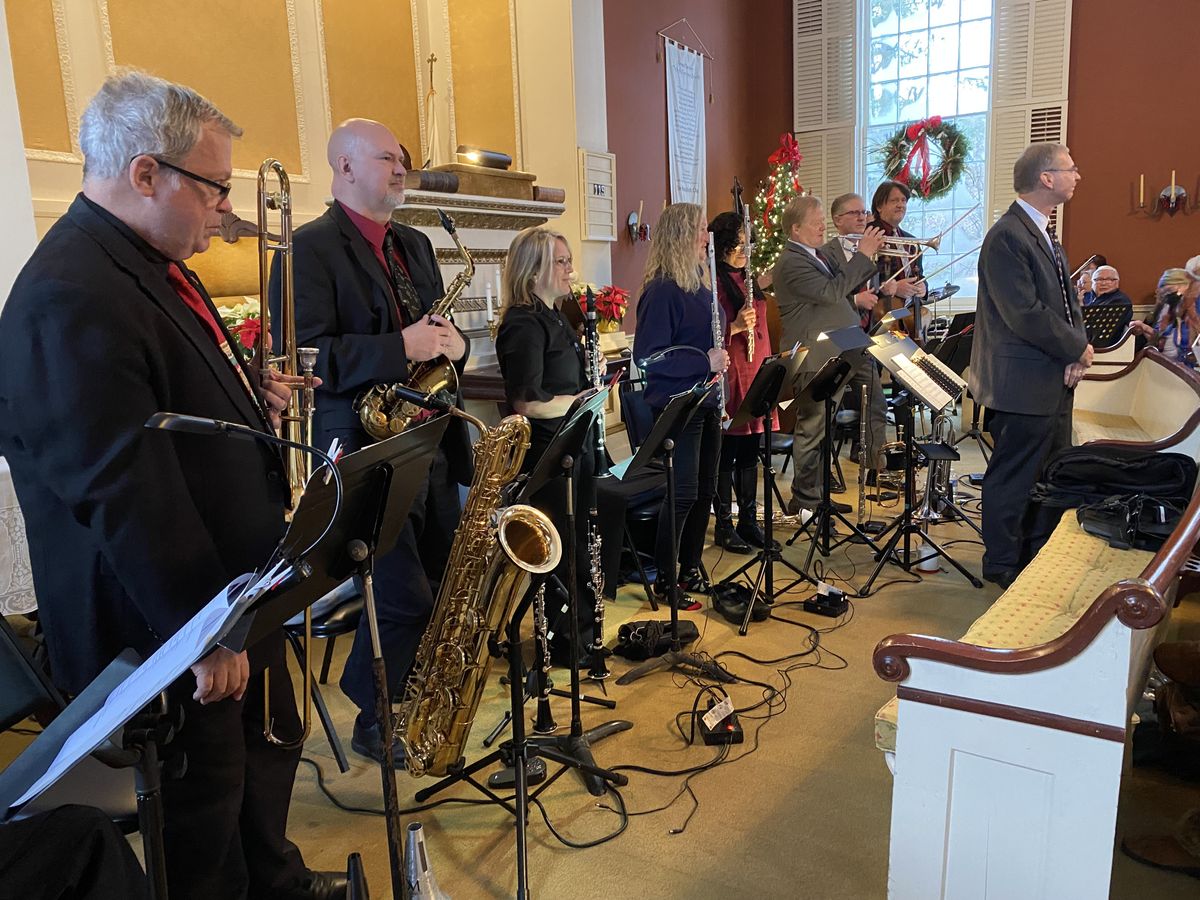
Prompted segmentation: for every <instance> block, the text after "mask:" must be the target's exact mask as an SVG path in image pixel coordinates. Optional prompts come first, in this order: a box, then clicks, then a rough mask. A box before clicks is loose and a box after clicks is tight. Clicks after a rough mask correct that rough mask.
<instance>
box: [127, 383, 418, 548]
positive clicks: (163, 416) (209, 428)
mask: <svg viewBox="0 0 1200 900" xmlns="http://www.w3.org/2000/svg"><path fill="white" fill-rule="evenodd" d="M412 393H414V394H418V396H420V395H419V393H418V392H417V391H413V392H412ZM142 427H143V428H151V429H157V430H161V431H179V432H183V433H184V434H223V435H226V436H227V437H237V438H244V439H246V440H251V441H262V442H263V443H265V444H275V445H276V446H278V447H293V448H295V449H297V450H302V451H303V452H305V453H311V454H312V455H313V456H315V457H316V458H317V459H319V460H320V461H321V462H322V463H323V464H324V465H326V466H329V471H330V472H331V473H333V484H334V488H333V490H334V494H333V513H332V514H331V515H330V517H329V522H328V524H327V525H326V526H325V529H324V531H322V532H321V534H320V535H319V536H318V537H317V539H316V540H315V541H313V542H312V543H311V544H309V545H308V546H307V547H306V548H304V552H303V553H301V554H299V556H298V557H297V559H303V558H304V557H305V556H307V555H308V554H309V553H310V552H311V551H312V549H313V548H314V547H315V546H317V544H319V543H321V541H322V540H323V539H324V538H325V535H327V534H328V533H329V529H330V528H332V527H333V523H334V522H335V521H336V520H337V517H338V513H339V512H341V509H342V473H341V472H339V471H338V467H337V465H336V464H335V463H334V461H333V457H331V456H330V455H329V454H328V453H326V452H325V451H324V450H318V449H317V448H316V447H313V446H311V445H309V444H301V443H299V442H297V441H289V440H288V439H287V438H281V437H279V436H278V435H274V434H270V433H268V432H266V431H259V430H258V429H257V428H251V427H250V426H248V425H240V424H238V423H237V422H226V421H224V420H222V419H210V418H207V417H204V416H185V415H183V414H182V413H171V412H156V413H154V415H152V416H151V417H150V418H148V419H147V420H146V422H145V424H144V425H143V426H142Z"/></svg>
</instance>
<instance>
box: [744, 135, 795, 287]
mask: <svg viewBox="0 0 1200 900" xmlns="http://www.w3.org/2000/svg"><path fill="white" fill-rule="evenodd" d="M803 158H804V157H803V156H801V155H800V148H799V147H798V146H797V145H796V138H795V137H793V136H792V134H791V133H790V132H785V133H784V134H782V135H780V137H779V149H778V150H776V151H775V152H774V153H772V154H771V155H770V157H768V159H767V162H769V163H770V164H771V172H770V174H768V175H767V183H766V184H765V185H763V186H762V187H761V188H760V189H759V192H758V196H757V197H755V198H754V211H755V214H756V215H757V219H756V220H755V223H754V224H755V231H756V232H757V234H756V236H755V243H754V260H753V262H754V271H756V272H763V271H766V270H767V269H770V268H771V267H772V266H774V265H775V259H776V258H777V257H778V256H779V253H780V251H782V250H783V245H784V244H785V243H787V235H785V234H784V233H783V228H782V226H781V224H780V220H781V219H782V218H783V211H784V209H785V208H786V207H787V205H788V203H789V202H791V200H792V199H794V198H796V197H800V196H803V195H804V194H805V193H806V191H805V190H804V186H803V185H801V184H800V176H799V174H798V173H799V171H800V160H802V159H803Z"/></svg>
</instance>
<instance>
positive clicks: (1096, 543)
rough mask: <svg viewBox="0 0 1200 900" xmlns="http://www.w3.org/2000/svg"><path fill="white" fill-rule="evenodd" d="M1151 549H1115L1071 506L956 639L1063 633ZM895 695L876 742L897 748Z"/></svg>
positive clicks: (1006, 641) (1014, 642)
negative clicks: (1083, 524) (1092, 531)
mask: <svg viewBox="0 0 1200 900" xmlns="http://www.w3.org/2000/svg"><path fill="white" fill-rule="evenodd" d="M1153 558H1154V554H1153V553H1151V552H1150V551H1149V550H1117V549H1114V548H1112V547H1110V546H1108V543H1107V542H1106V541H1104V540H1103V539H1101V538H1098V537H1093V536H1092V535H1090V534H1088V533H1087V532H1085V531H1084V530H1083V529H1082V528H1081V527H1080V526H1079V520H1078V517H1077V516H1076V515H1075V510H1073V509H1069V510H1067V511H1066V512H1065V513H1064V514H1063V517H1062V519H1061V520H1060V521H1059V523H1058V527H1057V528H1055V529H1054V533H1053V534H1052V535H1051V536H1050V540H1048V541H1047V542H1046V546H1044V547H1043V548H1042V549H1041V552H1039V553H1038V555H1037V557H1036V558H1035V559H1034V560H1033V562H1031V563H1030V564H1029V565H1028V566H1026V567H1025V570H1024V571H1023V572H1021V574H1020V575H1019V576H1018V577H1017V580H1016V581H1014V582H1013V583H1012V585H1011V586H1010V587H1009V588H1008V590H1006V591H1005V592H1004V593H1003V594H1001V595H1000V597H999V599H997V600H996V602H995V603H993V604H992V605H991V607H989V608H988V611H987V612H985V613H984V614H983V615H982V616H980V617H979V618H978V619H976V620H975V622H974V623H973V624H972V625H971V627H970V628H968V629H967V633H966V634H964V635H963V636H962V637H961V638H959V640H960V641H961V642H962V643H964V644H974V645H975V646H977V647H1005V648H1014V649H1016V648H1021V647H1037V646H1040V645H1042V644H1046V643H1049V642H1050V641H1052V640H1054V639H1055V638H1057V637H1059V636H1061V635H1063V634H1065V633H1066V632H1067V630H1068V629H1070V627H1071V626H1072V625H1074V624H1075V622H1077V621H1078V620H1079V618H1080V616H1082V615H1083V613H1084V612H1085V611H1086V610H1087V609H1088V607H1090V606H1091V605H1092V603H1093V602H1094V601H1095V599H1096V598H1097V597H1098V596H1100V594H1101V592H1102V591H1103V590H1104V589H1105V588H1106V587H1108V586H1109V585H1110V584H1113V583H1114V582H1117V581H1120V580H1121V579H1122V578H1136V577H1137V576H1138V575H1140V574H1141V573H1142V571H1143V570H1144V569H1145V568H1146V566H1147V565H1149V563H1150V560H1151V559H1153ZM897 708H898V704H897V701H896V698H895V697H893V698H892V699H891V700H890V701H889V702H888V703H887V704H885V705H884V706H883V708H881V709H880V710H879V712H877V713H876V714H875V746H876V747H878V748H879V749H880V750H895V749H896V711H897Z"/></svg>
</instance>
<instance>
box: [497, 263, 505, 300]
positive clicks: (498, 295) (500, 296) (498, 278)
mask: <svg viewBox="0 0 1200 900" xmlns="http://www.w3.org/2000/svg"><path fill="white" fill-rule="evenodd" d="M503 297H504V295H503V294H501V293H500V267H499V266H496V303H497V304H499V305H500V306H503V305H504V299H503Z"/></svg>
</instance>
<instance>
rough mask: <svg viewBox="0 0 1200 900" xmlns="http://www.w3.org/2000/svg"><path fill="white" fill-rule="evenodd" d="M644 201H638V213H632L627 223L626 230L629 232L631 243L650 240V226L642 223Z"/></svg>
mask: <svg viewBox="0 0 1200 900" xmlns="http://www.w3.org/2000/svg"><path fill="white" fill-rule="evenodd" d="M643 204H644V201H642V200H639V201H638V208H637V212H635V213H634V212H631V213H630V214H629V219H628V220H627V222H626V228H627V229H628V232H629V240H630V242H631V243H634V244H636V243H638V242H639V241H648V240H650V226H649V225H648V224H647V223H645V222H643V221H642V207H643Z"/></svg>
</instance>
